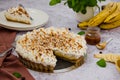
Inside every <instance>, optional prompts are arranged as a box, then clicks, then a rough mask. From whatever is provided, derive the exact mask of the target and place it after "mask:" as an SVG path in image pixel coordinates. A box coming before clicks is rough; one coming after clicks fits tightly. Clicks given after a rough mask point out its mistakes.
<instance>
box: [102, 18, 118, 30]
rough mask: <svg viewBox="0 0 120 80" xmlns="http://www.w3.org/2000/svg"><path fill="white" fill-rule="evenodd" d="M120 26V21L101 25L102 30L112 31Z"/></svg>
mask: <svg viewBox="0 0 120 80" xmlns="http://www.w3.org/2000/svg"><path fill="white" fill-rule="evenodd" d="M118 26H120V20H118V21H115V22H113V23H103V24H101V25H100V28H101V29H112V28H116V27H118Z"/></svg>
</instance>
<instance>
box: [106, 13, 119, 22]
mask: <svg viewBox="0 0 120 80" xmlns="http://www.w3.org/2000/svg"><path fill="white" fill-rule="evenodd" d="M117 20H120V12H119V14H118V15H117V16H115V17H113V18H112V19H111V20H109V21H108V22H106V23H112V22H115V21H117Z"/></svg>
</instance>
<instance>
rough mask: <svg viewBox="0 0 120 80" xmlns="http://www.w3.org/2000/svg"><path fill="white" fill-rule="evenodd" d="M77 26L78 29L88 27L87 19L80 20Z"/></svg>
mask: <svg viewBox="0 0 120 80" xmlns="http://www.w3.org/2000/svg"><path fill="white" fill-rule="evenodd" d="M77 27H78V28H80V29H83V30H86V29H87V27H88V21H84V22H80V23H79V24H78V25H77Z"/></svg>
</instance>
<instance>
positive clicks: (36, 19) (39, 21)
mask: <svg viewBox="0 0 120 80" xmlns="http://www.w3.org/2000/svg"><path fill="white" fill-rule="evenodd" d="M26 10H27V12H28V13H29V14H30V16H31V17H32V18H33V20H32V24H24V23H18V22H12V21H7V20H6V18H5V16H4V12H5V11H2V12H0V26H2V27H4V28H8V29H12V30H19V31H25V30H32V29H35V28H39V27H42V26H44V25H45V24H46V23H47V22H48V19H49V16H48V14H46V13H45V12H43V11H41V10H37V9H31V8H27V9H26Z"/></svg>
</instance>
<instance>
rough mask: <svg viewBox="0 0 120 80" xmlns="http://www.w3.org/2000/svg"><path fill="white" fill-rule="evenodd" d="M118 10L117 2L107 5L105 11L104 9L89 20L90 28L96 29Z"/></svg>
mask: <svg viewBox="0 0 120 80" xmlns="http://www.w3.org/2000/svg"><path fill="white" fill-rule="evenodd" d="M116 8H117V3H116V2H111V3H109V4H107V5H106V7H105V9H103V10H102V11H101V12H100V13H99V14H97V15H96V16H94V17H93V18H92V19H90V20H89V22H88V26H91V27H95V26H98V25H99V24H101V23H102V22H103V21H104V20H105V19H106V18H107V17H108V16H109V15H110V14H111V13H113V12H114V11H115V10H116Z"/></svg>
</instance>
